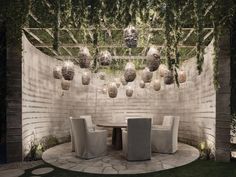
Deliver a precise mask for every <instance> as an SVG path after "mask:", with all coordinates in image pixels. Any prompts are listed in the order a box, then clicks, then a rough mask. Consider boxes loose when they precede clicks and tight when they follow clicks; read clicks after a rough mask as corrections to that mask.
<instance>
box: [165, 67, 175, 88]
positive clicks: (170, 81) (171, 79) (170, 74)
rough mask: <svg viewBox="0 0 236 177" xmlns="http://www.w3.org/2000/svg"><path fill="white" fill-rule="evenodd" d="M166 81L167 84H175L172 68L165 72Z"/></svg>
mask: <svg viewBox="0 0 236 177" xmlns="http://www.w3.org/2000/svg"><path fill="white" fill-rule="evenodd" d="M164 82H165V84H166V85H170V84H173V82H174V75H173V72H171V71H170V70H167V71H166V72H165V74H164Z"/></svg>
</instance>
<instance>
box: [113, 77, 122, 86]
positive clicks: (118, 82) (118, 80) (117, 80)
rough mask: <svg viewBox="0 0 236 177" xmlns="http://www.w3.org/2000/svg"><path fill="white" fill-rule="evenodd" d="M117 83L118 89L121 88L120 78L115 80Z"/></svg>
mask: <svg viewBox="0 0 236 177" xmlns="http://www.w3.org/2000/svg"><path fill="white" fill-rule="evenodd" d="M114 80H115V83H116V87H117V88H119V87H120V82H121V81H120V78H115V79H114Z"/></svg>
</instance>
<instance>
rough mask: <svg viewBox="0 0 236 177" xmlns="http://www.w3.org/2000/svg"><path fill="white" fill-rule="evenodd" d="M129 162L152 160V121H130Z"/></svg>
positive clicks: (131, 119) (140, 119) (138, 119)
mask: <svg viewBox="0 0 236 177" xmlns="http://www.w3.org/2000/svg"><path fill="white" fill-rule="evenodd" d="M127 151H128V152H127V159H128V160H147V159H150V158H151V119H150V118H129V119H128V146H127Z"/></svg>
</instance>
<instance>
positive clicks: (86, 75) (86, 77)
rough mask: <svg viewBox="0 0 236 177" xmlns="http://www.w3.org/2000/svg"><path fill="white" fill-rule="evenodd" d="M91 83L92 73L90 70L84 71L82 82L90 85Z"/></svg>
mask: <svg viewBox="0 0 236 177" xmlns="http://www.w3.org/2000/svg"><path fill="white" fill-rule="evenodd" d="M89 83H90V74H89V73H88V72H84V73H83V74H82V84H83V85H89Z"/></svg>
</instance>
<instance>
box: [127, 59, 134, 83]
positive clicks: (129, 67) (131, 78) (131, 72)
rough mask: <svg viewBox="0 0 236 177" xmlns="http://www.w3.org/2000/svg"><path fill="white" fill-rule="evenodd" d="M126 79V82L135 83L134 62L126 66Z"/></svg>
mask: <svg viewBox="0 0 236 177" xmlns="http://www.w3.org/2000/svg"><path fill="white" fill-rule="evenodd" d="M124 78H125V81H126V82H133V81H134V79H135V78H136V70H135V65H134V64H133V63H132V62H128V63H127V64H126V66H125V73H124Z"/></svg>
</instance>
